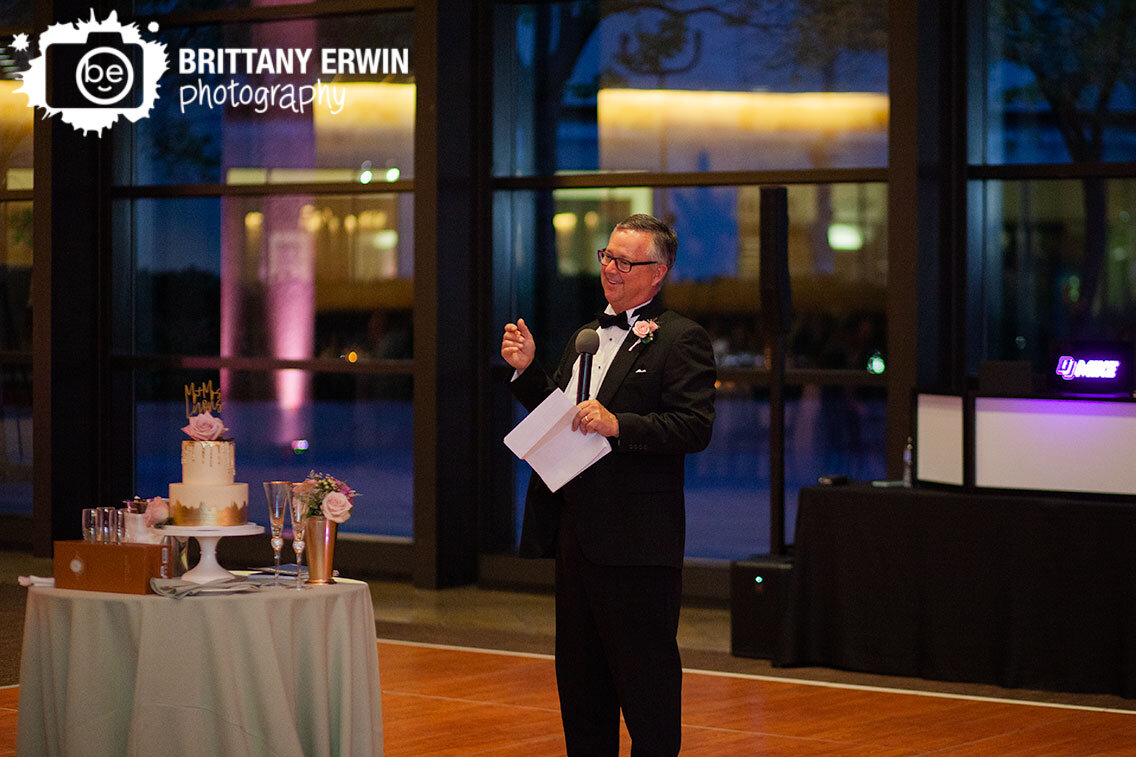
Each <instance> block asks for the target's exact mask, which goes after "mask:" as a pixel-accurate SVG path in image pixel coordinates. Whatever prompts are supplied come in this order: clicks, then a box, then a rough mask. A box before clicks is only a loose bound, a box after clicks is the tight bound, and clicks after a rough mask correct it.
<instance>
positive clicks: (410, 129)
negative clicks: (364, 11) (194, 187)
mask: <svg viewBox="0 0 1136 757" xmlns="http://www.w3.org/2000/svg"><path fill="white" fill-rule="evenodd" d="M412 38H413V15H412V14H410V13H387V14H368V15H365V16H334V17H330V18H320V19H298V20H288V21H272V22H263V23H255V24H226V25H222V26H191V27H182V28H169V29H165V28H163V29H161V30H160V31H159V32H158V34H156V35H155V39H156V40H158V41H161V42H164V43H166V45H167V46H168V48H169V54H170V69H169V70H168V71H167V72H166V74H165V75H164V76H163V77H162V85H161V86H162V97H160V98H158V101H157V103H156V104H155V106H154V110H153V112H152V113H151V114H150V116H149V117H148V118H145V119H142V120H141V121H139V122H138V123H137V124H136V125H135V126H134V127H133V128H132V129H117V130H115V136H116V139H117V142H116V146H117V147H118V150H119V154H120V155H123V156H130V157H131V159H129V160H127V159H121V160H118V161H116V163H115V168H116V177H115V180H116V183H118V184H120V185H134V186H139V185H154V184H159V185H160V184H194V183H206V184H227V185H248V184H312V183H320V182H336V183H359V184H364V185H367V184H375V185H381V184H382V183H385V182H390V181H396V180H398V179H407V178H410V177H411V176H412V174H413V167H414V107H415V105H414V103H415V92H416V90H415V84H414V76H413V69H412V68H411V67H410V65H409V57H405V58H404V59H403V58H399V56H398V55H396V54H395V53H393V52H391V51H396V52H399V53H401V51H408V50H409V49H410V48H411V41H412ZM249 47H252V48H267V49H274V50H279V51H283V52H291V51H293V50H300V51H303V50H308V51H311V53H310V56H309V58H308V60H307V62H306V64H305V65H306V69H305V70H306V73H301V61H299V60H298V59H293V60H291V65H292V73H291V74H288V73H277V74H261V75H250V74H246V73H244V72H243V70H242V71H241V72H238V73H227V72H226V73H214V71H215V70H217V69H216V68H204V66H205V65H206V64H205V62H204V61H203V59H201V58H200V55H201V52H202V51H204V52H212V51H214V50H216V49H218V48H249ZM357 48H358V49H366V50H374V49H379V50H385V51H386V52H385V53H383V55H385V57H379V58H376V59H375V61H374V66H373V67H372V68H373V70H374V71H375V73H358V71H359V70H361V69H360V68H359V67H357V66H355V64H354V63H353V62H352V64H351V65H350V66H348V65H347V64H345V63H344V64H341V62H340V61H339V59H338V58H335V60H334V61H333V63H334V71H333V72H332V73H330V74H323V73H322V71H323V59H322V56H323V51H324V50H338V49H347V50H354V49H357ZM183 51H189V52H193V53H194V57H192V58H191V61H192V64H193V65H192V66H190V67H188V68H189V69H191V70H190V72H188V73H184V74H183V73H181V70H182V67H181V61H180V56H181V54H182V52H183ZM281 65H283V64H281ZM404 71H405V73H404ZM305 100H306V101H307V102H305Z"/></svg>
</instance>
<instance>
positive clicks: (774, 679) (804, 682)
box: [378, 638, 1136, 715]
mask: <svg viewBox="0 0 1136 757" xmlns="http://www.w3.org/2000/svg"><path fill="white" fill-rule="evenodd" d="M378 641H380V642H382V643H383V644H399V645H402V646H407V647H427V648H429V649H444V650H449V651H453V652H477V653H478V654H496V655H503V656H505V657H528V658H532V659H536V660H552V659H554V658H553V656H552V655H550V654H540V653H536V652H510V651H508V650H502V649H484V648H482V647H462V646H457V645H454V644H431V643H429V642H424V641H403V640H400V639H382V638H380V639H378ZM381 667H382V666H381V665H380V670H381ZM682 670H683V672H684V673H690V674H692V675H703V676H716V677H719V678H743V679H746V680H751V681H768V682H770V683H790V684H797V685H800V686H819V687H822V688H829V689H851V690H853V691H874V692H879V693H881V694H909V695H911V696H917V697H937V698H939V699H964V700H967V701H971V702H991V703H997V704H1019V705H1025V706H1027V707H1049V708H1052V709H1057V710H1085V711H1088V712H1111V713H1115V714H1117V715H1136V711H1134V710H1122V709H1118V708H1115V707H1093V706H1090V705H1080V704H1062V703H1060V702H1036V701H1033V700H1030V699H1012V698H1010V697H984V696H977V695H974V694H951V693H949V692H943V691H921V690H919V689H897V688H892V687H888V686H869V685H866V684H857V683H837V682H834V681H811V680H809V679H807V678H784V677H781V676H764V675H758V674H756V673H731V672H727V671H722V670H700V669H698V668H683V669H682ZM380 675H381V674H380Z"/></svg>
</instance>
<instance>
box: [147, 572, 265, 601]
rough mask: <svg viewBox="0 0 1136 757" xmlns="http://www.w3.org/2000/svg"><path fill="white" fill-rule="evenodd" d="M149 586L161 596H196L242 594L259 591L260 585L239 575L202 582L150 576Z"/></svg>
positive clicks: (179, 597) (176, 597)
mask: <svg viewBox="0 0 1136 757" xmlns="http://www.w3.org/2000/svg"><path fill="white" fill-rule="evenodd" d="M150 588H152V589H153V590H154V593H155V594H161V595H162V596H163V597H173V598H174V599H181V598H182V597H197V596H202V595H205V594H243V593H245V592H250V591H260V586H259V585H257V584H255V583H250V582H248V581H246V580H245V579H244V578H242V577H241V576H237V577H236V578H221V579H218V580H216V581H210V582H208V583H204V584H197V583H193V582H192V581H183V580H181V579H180V578H151V579H150Z"/></svg>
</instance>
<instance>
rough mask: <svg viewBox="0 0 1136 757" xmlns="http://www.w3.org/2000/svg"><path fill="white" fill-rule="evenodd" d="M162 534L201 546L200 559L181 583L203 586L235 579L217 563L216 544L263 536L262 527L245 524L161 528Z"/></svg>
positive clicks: (183, 577)
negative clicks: (230, 538)
mask: <svg viewBox="0 0 1136 757" xmlns="http://www.w3.org/2000/svg"><path fill="white" fill-rule="evenodd" d="M162 533H163V534H168V535H169V536H192V537H193V538H194V539H197V543H198V544H200V545H201V559H199V560H198V561H197V565H196V566H194V568H193V569H192V570H190V571H187V572H186V573H185V574H184V575H182V577H181V578H182V580H183V581H192V582H193V583H195V584H205V583H209V582H210V581H217V580H219V579H222V578H236V576H234V575H233V574H232V573H230V572H229V571H227V570H225V569H224V568H222V567H221V564H220V563H219V562H217V542H219V541H221V539H223V538H225V537H226V536H252V535H254V534H263V533H264V526H258V525H257V524H255V523H246V524H245V525H243V526H163V527H162Z"/></svg>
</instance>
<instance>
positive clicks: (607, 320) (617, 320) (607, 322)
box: [596, 311, 631, 331]
mask: <svg viewBox="0 0 1136 757" xmlns="http://www.w3.org/2000/svg"><path fill="white" fill-rule="evenodd" d="M596 318H597V319H598V320H599V322H600V328H601V329H606V328H607V327H608V326H618V327H619V328H621V329H623V330H624V331H627V329H629V328H631V326H630V325H629V324H628V323H627V312H626V311H624V312H622V313H618V314H616V315H608V314H607V313H596Z"/></svg>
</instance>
